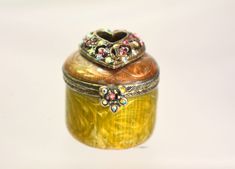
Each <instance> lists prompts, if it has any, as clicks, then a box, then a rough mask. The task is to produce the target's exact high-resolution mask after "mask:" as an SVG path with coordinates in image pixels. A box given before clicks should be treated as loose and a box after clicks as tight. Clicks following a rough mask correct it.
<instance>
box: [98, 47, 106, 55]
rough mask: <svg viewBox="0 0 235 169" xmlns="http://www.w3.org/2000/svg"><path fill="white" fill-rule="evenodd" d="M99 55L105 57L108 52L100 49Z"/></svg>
mask: <svg viewBox="0 0 235 169" xmlns="http://www.w3.org/2000/svg"><path fill="white" fill-rule="evenodd" d="M98 54H100V55H102V56H105V55H106V54H107V51H106V50H105V49H104V48H99V49H98Z"/></svg>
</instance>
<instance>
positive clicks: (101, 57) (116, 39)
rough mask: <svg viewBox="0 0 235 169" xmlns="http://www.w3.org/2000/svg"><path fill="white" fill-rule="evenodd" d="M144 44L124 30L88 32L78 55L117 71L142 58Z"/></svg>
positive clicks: (134, 35) (133, 34)
mask: <svg viewBox="0 0 235 169" xmlns="http://www.w3.org/2000/svg"><path fill="white" fill-rule="evenodd" d="M144 52H145V45H144V42H143V41H142V40H141V39H140V38H139V37H138V35H136V34H135V33H131V32H128V31H126V30H114V31H110V30H108V29H99V30H96V31H94V32H90V33H89V34H87V35H86V36H85V38H84V39H83V42H82V43H81V44H80V53H81V55H82V56H84V57H86V58H87V59H89V60H90V61H92V62H95V63H97V64H100V65H102V66H105V67H107V68H111V69H117V68H120V67H123V66H125V65H126V64H129V63H131V62H133V61H135V60H136V59H138V58H140V57H142V56H143V54H144Z"/></svg>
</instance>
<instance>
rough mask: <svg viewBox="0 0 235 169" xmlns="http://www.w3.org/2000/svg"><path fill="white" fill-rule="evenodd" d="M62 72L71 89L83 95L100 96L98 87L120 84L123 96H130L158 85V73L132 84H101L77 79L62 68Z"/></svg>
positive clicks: (142, 92) (111, 86) (143, 92)
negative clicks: (123, 90) (123, 91)
mask: <svg viewBox="0 0 235 169" xmlns="http://www.w3.org/2000/svg"><path fill="white" fill-rule="evenodd" d="M63 73H64V81H65V82H66V84H67V85H68V86H69V87H70V88H71V89H72V90H74V91H76V92H79V93H82V94H85V95H89V96H94V97H100V88H101V87H103V86H107V87H110V88H113V87H119V86H122V87H124V88H125V89H126V90H125V93H124V94H125V96H126V97H132V96H137V95H141V94H145V93H148V92H149V91H151V90H152V89H154V88H155V87H156V86H157V85H158V82H159V74H156V75H155V76H154V77H153V78H151V79H149V80H146V81H138V82H135V83H133V84H122V85H114V84H107V85H102V84H97V83H90V82H85V81H81V80H78V79H76V78H74V77H72V76H70V75H69V74H68V73H67V72H65V71H64V70H63Z"/></svg>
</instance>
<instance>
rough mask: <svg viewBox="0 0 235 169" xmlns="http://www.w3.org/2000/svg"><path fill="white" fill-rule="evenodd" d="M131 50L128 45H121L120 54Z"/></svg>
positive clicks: (125, 53)
mask: <svg viewBox="0 0 235 169" xmlns="http://www.w3.org/2000/svg"><path fill="white" fill-rule="evenodd" d="M128 51H129V49H128V47H121V48H120V49H119V54H120V55H127V52H128Z"/></svg>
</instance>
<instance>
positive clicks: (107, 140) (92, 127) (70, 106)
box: [66, 87, 158, 149]
mask: <svg viewBox="0 0 235 169" xmlns="http://www.w3.org/2000/svg"><path fill="white" fill-rule="evenodd" d="M157 96H158V91H157V89H154V90H152V91H151V92H150V93H147V94H144V95H139V96H135V97H129V98H128V104H127V105H126V106H122V107H120V110H119V111H118V112H117V113H112V112H111V111H110V110H109V108H107V107H106V108H104V107H102V106H101V105H100V103H99V98H98V97H91V96H87V95H83V94H80V93H77V92H75V91H73V90H71V89H70V88H69V87H67V88H66V97H67V99H66V119H67V126H68V129H69V131H70V132H71V133H72V135H73V136H74V137H75V138H77V139H78V140H79V141H81V142H83V143H85V144H87V145H89V146H92V147H97V148H105V149H124V148H130V147H134V146H136V145H139V144H141V143H143V142H144V141H145V140H146V139H147V138H148V137H149V136H150V135H151V133H152V131H153V128H154V123H155V117H156V106H157Z"/></svg>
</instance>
